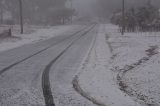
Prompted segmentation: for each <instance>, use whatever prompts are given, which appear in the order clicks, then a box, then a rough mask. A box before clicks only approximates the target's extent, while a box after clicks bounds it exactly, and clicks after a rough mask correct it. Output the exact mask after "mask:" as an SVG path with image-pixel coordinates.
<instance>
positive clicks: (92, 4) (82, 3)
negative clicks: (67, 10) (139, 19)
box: [73, 0, 160, 15]
mask: <svg viewBox="0 0 160 106" xmlns="http://www.w3.org/2000/svg"><path fill="white" fill-rule="evenodd" d="M73 1H74V7H75V8H76V10H77V11H78V12H79V13H81V14H90V13H94V14H95V15H96V14H108V15H110V14H111V13H112V12H114V11H116V10H117V9H121V6H122V0H73ZM149 1H150V2H151V3H152V4H153V5H154V6H156V7H157V8H160V0H125V8H126V9H128V8H131V7H140V6H144V5H146V4H147V3H148V2H149Z"/></svg>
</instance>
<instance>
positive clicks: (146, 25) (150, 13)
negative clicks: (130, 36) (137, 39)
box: [111, 3, 160, 32]
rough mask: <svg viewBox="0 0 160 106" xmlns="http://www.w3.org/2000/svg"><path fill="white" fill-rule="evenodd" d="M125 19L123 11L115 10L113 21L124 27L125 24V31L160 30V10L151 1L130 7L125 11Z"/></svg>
mask: <svg viewBox="0 0 160 106" xmlns="http://www.w3.org/2000/svg"><path fill="white" fill-rule="evenodd" d="M124 19H125V21H124V23H123V21H122V12H121V11H118V12H114V14H113V15H112V17H111V23H113V24H115V25H118V26H119V27H120V29H122V25H123V24H124V26H125V31H128V32H135V31H143V32H146V31H160V11H159V8H156V7H155V6H153V5H152V4H151V3H148V4H147V5H145V6H142V7H139V8H130V9H128V10H127V11H125V17H124Z"/></svg>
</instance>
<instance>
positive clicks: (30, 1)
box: [0, 0, 75, 25]
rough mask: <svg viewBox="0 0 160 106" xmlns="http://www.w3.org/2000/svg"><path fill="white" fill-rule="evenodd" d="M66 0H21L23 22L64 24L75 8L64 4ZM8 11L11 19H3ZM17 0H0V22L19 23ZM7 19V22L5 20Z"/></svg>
mask: <svg viewBox="0 0 160 106" xmlns="http://www.w3.org/2000/svg"><path fill="white" fill-rule="evenodd" d="M66 2H67V0H22V5H23V17H24V22H25V23H28V24H47V25H48V24H49V25H55V24H64V23H65V21H69V20H70V17H71V16H72V15H74V14H75V10H74V9H71V8H67V7H66V6H65V4H66ZM6 12H7V13H9V14H10V15H11V19H8V20H5V19H4V14H5V13H6ZM19 18H20V17H19V0H0V20H1V23H2V22H3V23H8V24H18V23H19ZM6 21H7V22H6Z"/></svg>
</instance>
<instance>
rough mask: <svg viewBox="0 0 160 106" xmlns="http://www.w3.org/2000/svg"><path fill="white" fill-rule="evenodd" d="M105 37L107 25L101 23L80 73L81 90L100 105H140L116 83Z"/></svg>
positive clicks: (110, 54)
mask: <svg viewBox="0 0 160 106" xmlns="http://www.w3.org/2000/svg"><path fill="white" fill-rule="evenodd" d="M105 38H106V29H105V25H101V26H100V27H99V31H98V36H97V39H96V41H95V45H94V47H93V48H92V50H91V52H90V54H89V57H88V58H87V59H86V62H85V63H84V65H83V66H82V68H81V69H80V73H79V74H78V78H77V80H78V81H79V85H80V87H81V89H82V91H81V92H83V93H86V94H85V95H84V96H86V98H87V99H89V100H91V101H92V102H94V103H95V104H97V105H100V106H138V104H137V103H136V102H135V101H133V100H132V99H131V98H130V97H129V96H128V95H126V94H125V93H123V92H122V91H121V90H120V89H119V86H118V85H117V83H116V74H115V73H114V72H113V71H112V70H110V62H111V57H112V53H111V51H110V48H109V46H108V45H107V42H106V39H105Z"/></svg>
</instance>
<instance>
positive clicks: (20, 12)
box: [19, 0, 23, 34]
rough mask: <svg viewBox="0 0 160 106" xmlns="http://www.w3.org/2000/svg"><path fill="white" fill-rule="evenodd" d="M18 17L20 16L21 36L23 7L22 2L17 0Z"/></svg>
mask: <svg viewBox="0 0 160 106" xmlns="http://www.w3.org/2000/svg"><path fill="white" fill-rule="evenodd" d="M19 15H20V26H21V34H23V6H22V0H19Z"/></svg>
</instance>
